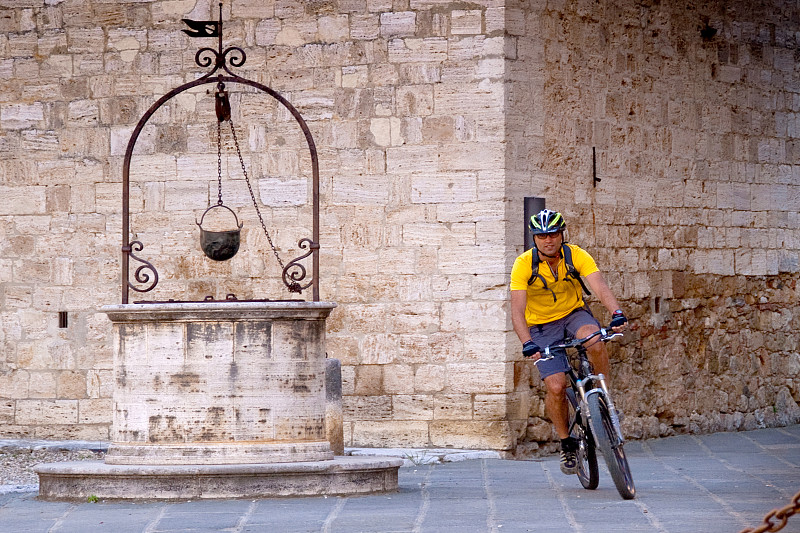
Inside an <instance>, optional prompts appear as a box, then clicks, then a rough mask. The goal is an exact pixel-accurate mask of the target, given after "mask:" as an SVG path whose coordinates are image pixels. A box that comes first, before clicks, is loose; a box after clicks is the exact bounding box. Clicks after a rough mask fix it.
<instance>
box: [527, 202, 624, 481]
mask: <svg viewBox="0 0 800 533" xmlns="http://www.w3.org/2000/svg"><path fill="white" fill-rule="evenodd" d="M528 229H529V230H530V231H531V233H532V234H533V248H531V249H530V250H528V251H526V252H525V253H523V254H522V255H520V256H519V257H517V259H516V261H514V267H513V268H512V269H511V322H512V324H513V326H514V332H516V334H517V336H518V337H519V340H520V342H522V355H523V356H524V357H526V358H530V359H532V360H533V361H537V360H539V359H540V358H541V354H540V353H539V352H540V347H542V348H543V347H545V346H548V345H550V344H554V343H557V342H560V341H561V340H563V339H564V337H565V336H567V335H569V336H572V337H585V336H587V335H590V334H591V333H594V332H595V331H597V330H598V329H600V324H599V322H598V321H597V320H596V319H595V318H594V316H593V315H592V313H591V311H589V308H588V307H587V306H586V304H585V303H584V301H583V293H582V291H581V288H582V287H583V289H586V287H585V286H584V284H583V281H582V280H581V278H585V279H586V282H587V283H588V284H589V288H591V290H592V291H594V294H595V295H596V296H597V298H598V299H599V300H600V303H602V304H603V305H604V306H605V308H606V309H608V311H609V312H610V313H611V324H610V325H611V328H612V329H613V330H614V331H622V330H623V329H625V326H626V325H627V322H628V319H627V318H625V315H624V313H623V312H622V310H621V309H620V306H619V303H618V302H617V299H616V298H615V297H614V295H613V294H612V292H611V289H610V288H609V287H608V284H607V283H606V280H605V278H604V277H603V275H602V274H601V273H600V271H599V270H598V268H597V265H596V264H595V261H594V259H593V258H592V256H591V255H589V254H588V253H587V252H586V251H585V250H583V249H581V248H579V247H578V246H575V245H574V244H567V243H566V241H565V239H564V230H565V229H566V223H565V221H564V217H563V216H561V213H558V212H556V211H550V210H549V209H544V210H542V211H540V212H539V213H537V214H535V215H533V216H532V217H531V219H530V220H529V221H528ZM587 292H588V290H587ZM586 351H587V354H588V356H589V360H590V361H591V363H592V366H593V367H594V370H595V372H598V373H602V374H604V375H605V376H606V380H608V379H609V376H610V373H609V363H608V352H607V351H606V347H605V344H604V343H603V342H601V341H599V340H598V341H596V342H593V343H592V344H590V345H587V347H586ZM536 367H537V369H538V370H539V375H540V377H541V378H542V381H544V384H545V391H546V392H545V410H546V412H547V416H549V417H550V420H551V421H552V423H553V426H554V427H555V430H556V433H557V434H558V437H559V438H560V439H561V471H562V472H564V473H565V474H575V473H576V471H577V458H576V455H575V452H576V450H577V442H576V441H575V440H574V439H572V438H571V437H570V436H569V428H568V413H569V411H568V407H567V396H566V388H567V377H566V375H565V374H564V372H566V371H567V370H568V369H569V361H568V360H567V356H566V354H565V353H559V354H556V357H554V358H552V359H550V360H548V361H542V362H541V363H540V364H538V365H536Z"/></svg>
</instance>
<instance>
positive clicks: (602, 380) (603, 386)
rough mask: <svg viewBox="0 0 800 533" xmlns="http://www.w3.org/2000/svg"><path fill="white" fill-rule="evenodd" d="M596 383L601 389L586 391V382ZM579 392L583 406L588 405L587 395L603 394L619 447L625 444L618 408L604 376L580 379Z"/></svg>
mask: <svg viewBox="0 0 800 533" xmlns="http://www.w3.org/2000/svg"><path fill="white" fill-rule="evenodd" d="M590 380H591V381H594V382H596V383H599V384H600V388H599V389H598V388H597V387H595V388H593V389H591V390H588V391H587V390H586V388H585V385H584V384H585V382H586V381H590ZM577 385H578V391H580V393H581V404H583V405H586V395H587V394H602V395H603V398H604V399H605V402H606V406H607V407H608V414H609V416H610V417H611V425H613V426H614V433H616V434H617V445H621V444H624V443H625V438H624V437H623V436H622V427H621V426H620V423H619V416H617V408H616V407H614V401H613V400H612V399H611V393H609V392H608V386H606V379H605V376H604V375H603V374H598V375H596V376H595V375H591V376H588V377H587V378H586V379H580V380H578V382H577ZM582 412H588V409H586V410H583V409H582Z"/></svg>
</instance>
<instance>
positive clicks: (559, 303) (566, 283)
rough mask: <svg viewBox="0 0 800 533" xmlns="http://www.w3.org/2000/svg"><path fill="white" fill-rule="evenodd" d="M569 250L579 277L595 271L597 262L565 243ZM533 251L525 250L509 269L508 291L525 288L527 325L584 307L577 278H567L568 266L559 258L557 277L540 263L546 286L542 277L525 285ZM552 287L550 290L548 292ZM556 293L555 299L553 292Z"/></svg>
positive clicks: (547, 320) (563, 315)
mask: <svg viewBox="0 0 800 533" xmlns="http://www.w3.org/2000/svg"><path fill="white" fill-rule="evenodd" d="M566 246H569V248H570V250H572V265H573V266H574V267H575V270H577V271H578V273H579V274H580V275H581V276H582V277H586V276H588V275H589V274H592V273H594V272H597V271H598V268H597V264H596V263H595V262H594V259H593V258H592V256H591V255H589V253H588V252H586V250H583V249H582V248H580V247H578V246H575V245H574V244H567V245H566ZM532 254H533V250H532V249H531V250H528V251H527V252H525V253H524V254H522V255H520V256H519V257H517V260H516V261H514V266H513V268H512V269H511V290H512V291H528V305H527V306H526V307H525V320H526V321H527V323H528V326H533V325H535V324H546V323H548V322H552V321H554V320H558V319H560V318H564V317H565V316H567V315H568V314H570V313H571V312H572V311H574V310H575V309H578V308H579V307H582V306H583V293H582V292H581V285H580V283H578V280H576V279H572V278H567V279H565V278H566V276H567V265H566V262H565V261H564V258H563V257H562V258H561V260H560V261H559V262H558V278H557V281H556V276H554V275H553V272H552V271H551V270H550V268H549V267H548V265H547V263H545V262H541V263H539V275H541V276H542V277H543V278H544V279H545V281H546V282H547V289H549V290H547V289H545V288H544V286H543V285H542V280H540V279H539V278H534V281H533V283H532V284H530V285H528V280H529V279H530V277H531V274H532V273H533V272H532V268H531V259H532ZM550 290H552V291H553V292H550ZM554 293H555V301H553V294H554Z"/></svg>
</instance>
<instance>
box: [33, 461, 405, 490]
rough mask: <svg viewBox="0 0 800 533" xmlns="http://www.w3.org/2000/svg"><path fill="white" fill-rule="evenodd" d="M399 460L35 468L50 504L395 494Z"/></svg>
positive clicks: (55, 465) (48, 465)
mask: <svg viewBox="0 0 800 533" xmlns="http://www.w3.org/2000/svg"><path fill="white" fill-rule="evenodd" d="M402 464H403V460H402V459H399V458H385V457H335V458H334V459H333V460H329V461H313V462H295V463H269V464H237V465H109V464H106V463H104V462H102V461H74V462H63V463H46V464H40V465H37V466H36V467H35V468H34V470H35V471H36V473H37V474H38V475H39V498H40V499H43V500H49V501H86V499H87V498H89V497H90V496H96V497H97V498H98V499H102V500H176V499H221V498H264V497H276V496H316V495H323V494H325V495H336V494H367V493H375V492H386V491H393V490H396V489H397V470H398V468H399V467H400V466H401V465H402Z"/></svg>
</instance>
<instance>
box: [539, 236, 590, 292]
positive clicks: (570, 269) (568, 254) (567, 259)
mask: <svg viewBox="0 0 800 533" xmlns="http://www.w3.org/2000/svg"><path fill="white" fill-rule="evenodd" d="M537 255H538V254H537ZM561 255H562V257H563V258H564V263H565V264H566V265H567V277H570V278H572V279H576V280H578V283H580V284H581V289H583V292H585V293H586V295H587V296H591V295H592V293H591V292H590V291H589V289H588V288H587V287H586V284H585V283H584V282H583V278H582V277H581V275H580V274H579V273H578V270H577V269H576V268H575V265H573V264H572V250H571V249H570V247H569V246H567V243H564V244H562V245H561Z"/></svg>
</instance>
